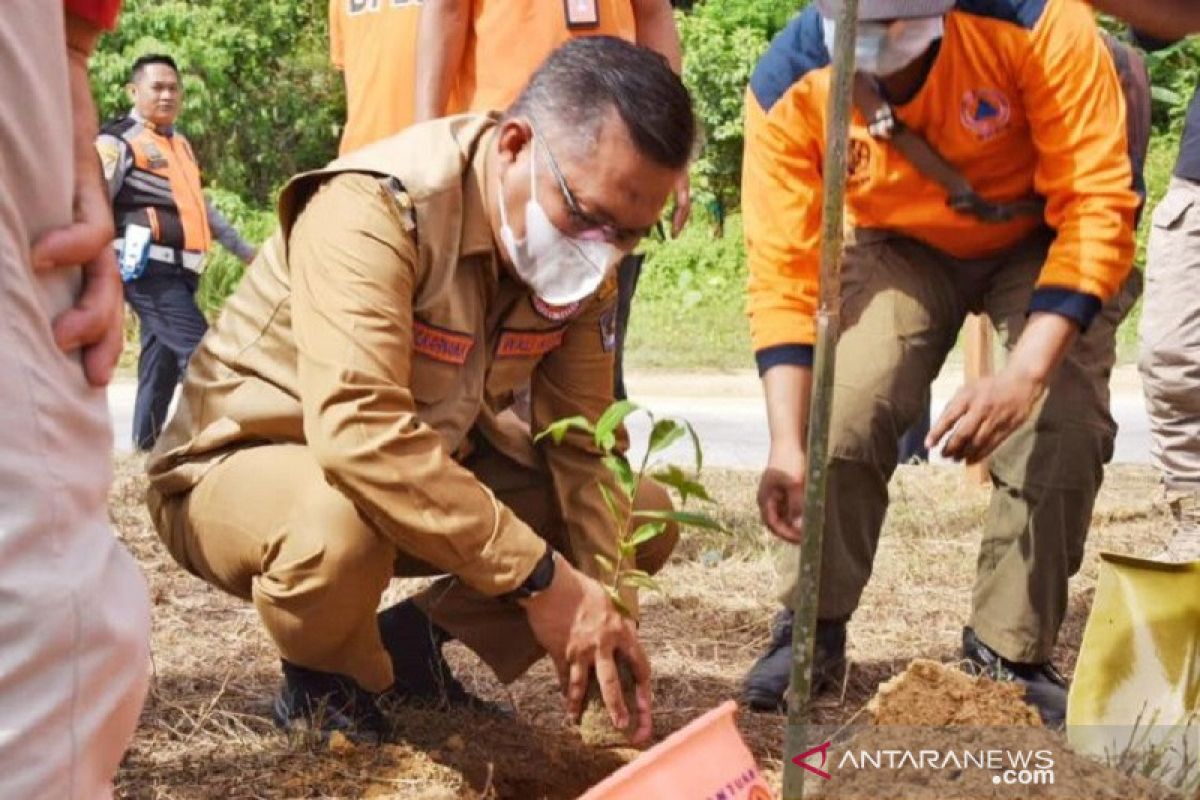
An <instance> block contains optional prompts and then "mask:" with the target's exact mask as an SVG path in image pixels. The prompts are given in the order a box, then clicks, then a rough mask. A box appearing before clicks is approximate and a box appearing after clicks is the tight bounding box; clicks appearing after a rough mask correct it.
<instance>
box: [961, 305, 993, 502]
mask: <svg viewBox="0 0 1200 800" xmlns="http://www.w3.org/2000/svg"><path fill="white" fill-rule="evenodd" d="M963 351H964V352H963V356H964V358H965V363H964V364H963V372H964V373H965V376H966V379H967V382H968V383H969V382H971V381H975V380H979V379H980V378H986V377H987V376H988V375H991V374H992V326H991V324H990V323H989V321H988V318H987V317H986V316H984V315H983V314H972V315H971V316H969V317H967V323H966V326H965V329H964V330H963ZM991 481H992V476H991V472H990V471H989V469H988V462H987V459H984V460H983V461H980V462H979V463H978V464H971V465H970V466H968V467H967V482H968V483H972V484H987V483H991Z"/></svg>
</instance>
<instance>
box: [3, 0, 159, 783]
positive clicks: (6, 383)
mask: <svg viewBox="0 0 1200 800" xmlns="http://www.w3.org/2000/svg"><path fill="white" fill-rule="evenodd" d="M62 13H63V12H62V4H61V3H60V2H58V0H9V1H8V2H7V3H6V4H5V8H4V11H3V13H0V798H5V800H27V799H28V798H47V800H75V799H76V798H79V799H81V800H96V799H97V798H106V797H110V796H111V794H112V779H113V775H114V773H115V772H116V769H117V766H118V765H119V763H120V760H121V756H122V754H123V753H124V751H125V748H126V747H127V746H128V745H129V741H130V739H131V737H132V736H133V731H134V728H135V727H136V725H137V718H138V714H139V713H140V711H141V706H142V701H143V699H144V698H145V693H146V684H147V679H148V676H149V628H150V607H149V600H148V597H147V592H146V583H145V580H144V579H143V577H142V575H141V573H140V571H139V570H138V568H137V566H136V564H135V563H134V561H133V559H132V557H131V556H130V555H129V553H128V552H127V551H126V550H125V549H124V547H122V546H121V544H120V543H119V542H118V541H117V540H116V539H115V537H114V536H113V534H112V531H111V530H110V529H109V526H108V513H107V507H106V500H107V498H106V495H107V491H108V486H109V483H110V480H111V477H112V476H111V447H112V434H111V431H110V430H109V419H108V410H107V404H106V402H105V395H104V392H103V390H96V389H92V388H91V387H89V386H88V384H87V381H86V380H85V379H84V375H83V369H82V366H81V364H80V360H79V358H78V356H73V357H68V356H64V355H63V354H62V353H61V352H59V350H58V348H57V347H56V346H55V344H54V339H53V336H52V334H51V327H50V325H51V320H52V319H53V318H54V316H55V315H56V314H58V313H59V312H61V311H62V310H64V309H66V308H68V307H69V306H70V305H71V302H72V299H73V298H74V297H75V296H76V293H77V292H78V289H79V275H78V271H77V270H73V271H72V270H60V271H59V272H57V273H55V274H53V275H45V276H40V275H39V276H35V275H34V274H33V271H32V265H31V262H30V258H29V251H30V245H31V244H32V242H33V241H34V239H35V238H36V237H37V236H38V235H39V234H40V233H42V232H43V231H45V230H47V229H49V228H52V227H56V226H60V225H63V224H66V223H69V222H70V220H71V202H72V186H73V162H72V152H73V151H72V144H71V131H72V125H71V107H70V101H69V93H68V86H67V67H66V55H65V49H64V46H63V18H62Z"/></svg>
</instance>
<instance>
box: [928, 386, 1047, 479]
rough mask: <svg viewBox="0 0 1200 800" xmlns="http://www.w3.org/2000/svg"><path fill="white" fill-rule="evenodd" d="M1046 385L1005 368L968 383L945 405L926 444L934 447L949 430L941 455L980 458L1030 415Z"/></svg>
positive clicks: (988, 453) (962, 458)
mask: <svg viewBox="0 0 1200 800" xmlns="http://www.w3.org/2000/svg"><path fill="white" fill-rule="evenodd" d="M1045 388H1046V387H1045V386H1044V385H1043V384H1042V383H1041V382H1040V381H1038V380H1036V379H1034V378H1033V377H1032V376H1029V375H1021V374H1014V371H1013V370H1010V369H1007V368H1006V369H1005V370H1003V371H1002V372H1000V373H998V374H996V375H991V376H988V377H986V378H980V379H979V380H977V381H975V382H973V383H969V384H967V385H966V386H963V387H962V388H961V389H959V390H958V393H957V394H955V395H954V399H953V400H951V401H950V404H949V405H948V406H946V410H945V411H943V412H942V415H941V417H939V418H938V421H937V423H936V424H935V425H934V426H933V428H932V429H931V430H930V431H929V435H928V436H927V437H926V438H925V444H926V446H927V447H929V448H933V447H935V446H937V444H938V443H939V442H940V441H941V440H942V438H943V437H945V436H946V434H949V435H950V436H949V438H948V439H946V444H945V445H944V446H943V447H942V455H943V456H945V457H946V458H950V459H953V460H955V461H966V462H967V463H968V464H975V463H977V462H979V461H982V460H983V459H985V458H987V457H988V456H989V455H991V453H992V451H994V450H995V449H996V448H997V447H999V446H1000V444H1001V443H1002V442H1003V441H1004V440H1005V439H1007V438H1008V437H1009V436H1010V435H1011V434H1012V432H1013V431H1015V430H1016V429H1017V428H1019V427H1021V425H1022V424H1023V423H1024V422H1025V420H1027V419H1029V415H1030V414H1031V413H1032V412H1033V408H1034V406H1035V405H1036V404H1037V401H1038V400H1039V399H1040V398H1041V396H1042V392H1043V391H1045Z"/></svg>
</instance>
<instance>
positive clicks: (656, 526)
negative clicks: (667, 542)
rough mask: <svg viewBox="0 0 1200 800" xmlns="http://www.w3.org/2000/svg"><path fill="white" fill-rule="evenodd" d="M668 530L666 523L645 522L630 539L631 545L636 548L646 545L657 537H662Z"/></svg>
mask: <svg viewBox="0 0 1200 800" xmlns="http://www.w3.org/2000/svg"><path fill="white" fill-rule="evenodd" d="M666 529H667V523H665V522H645V523H642V524H641V525H639V526H638V529H637V530H636V531H634V532H633V536H630V537H629V544H630V545H631V546H632V547H634V548H636V547H638V546H640V545H643V544H645V543H646V542H648V541H650V540H651V539H653V538H655V537H656V536H661V535H662V532H663V531H665V530H666Z"/></svg>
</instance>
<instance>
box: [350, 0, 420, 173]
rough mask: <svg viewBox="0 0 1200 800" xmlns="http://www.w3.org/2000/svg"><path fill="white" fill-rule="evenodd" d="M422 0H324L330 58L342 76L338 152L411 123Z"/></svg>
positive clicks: (377, 138)
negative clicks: (342, 106)
mask: <svg viewBox="0 0 1200 800" xmlns="http://www.w3.org/2000/svg"><path fill="white" fill-rule="evenodd" d="M420 19H421V0H387V2H380V0H329V58H330V60H331V61H332V62H333V65H334V66H335V67H337V69H338V70H340V71H341V73H342V76H343V78H344V79H345V82H346V127H344V128H343V129H342V141H341V146H340V147H339V148H338V152H339V153H340V154H341V155H345V154H346V153H349V152H351V151H352V150H357V149H359V148H360V147H365V146H367V145H369V144H371V143H372V142H377V141H379V140H380V139H384V138H386V137H388V136H391V135H392V134H396V133H399V132H400V131H402V130H404V129H405V128H407V127H408V126H409V125H411V124H412V123H413V113H414V108H413V92H414V86H415V84H414V79H415V76H416V72H415V70H416V58H417V26H418V24H419V21H420Z"/></svg>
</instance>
